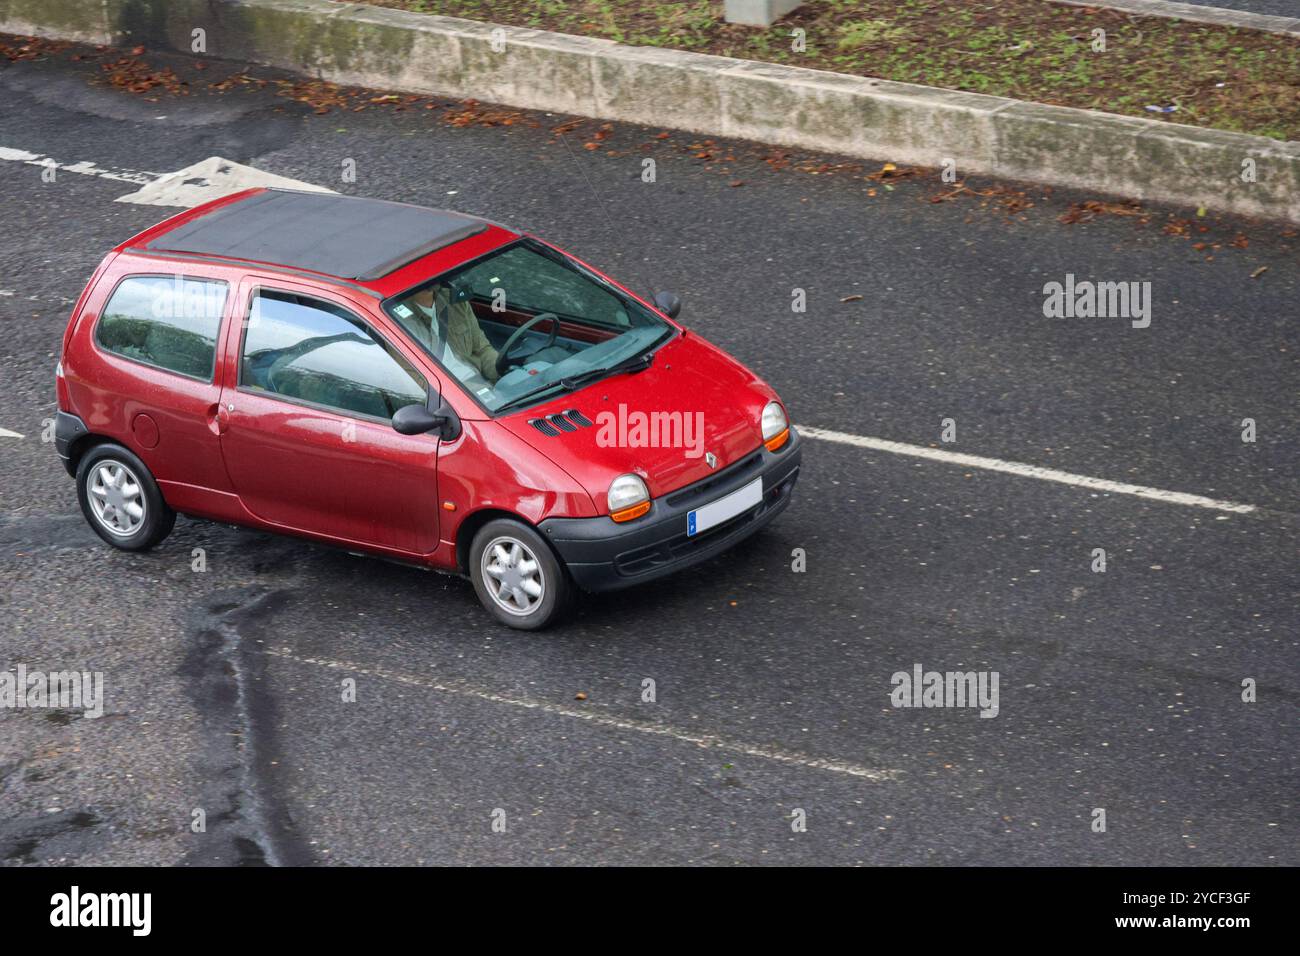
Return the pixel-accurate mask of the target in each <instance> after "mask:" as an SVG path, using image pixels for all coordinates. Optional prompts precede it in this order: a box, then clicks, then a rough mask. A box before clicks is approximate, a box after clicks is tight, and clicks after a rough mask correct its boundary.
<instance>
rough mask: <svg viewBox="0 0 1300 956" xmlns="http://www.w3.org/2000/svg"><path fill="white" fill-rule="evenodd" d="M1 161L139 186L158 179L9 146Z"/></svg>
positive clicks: (2, 148)
mask: <svg viewBox="0 0 1300 956" xmlns="http://www.w3.org/2000/svg"><path fill="white" fill-rule="evenodd" d="M0 160H4V161H6V162H10V163H26V164H27V165H28V166H44V167H45V168H47V169H54V170H57V171H61V172H65V173H77V174H78V175H81V176H98V177H99V178H100V179H111V180H114V181H116V182H121V183H134V184H135V185H137V186H143V185H145V184H146V183H151V182H153V181H154V179H156V178H157V177H158V174H157V173H149V172H145V171H143V170H139V169H117V168H107V169H106V168H104V167H102V166H96V165H95V164H94V163H92V162H90V161H89V160H82V161H81V162H78V163H60V162H57V161H56V160H54V159H53V158H51V157H49V156H42V155H41V154H40V153H29V152H27V150H25V149H10V148H9V147H7V146H0Z"/></svg>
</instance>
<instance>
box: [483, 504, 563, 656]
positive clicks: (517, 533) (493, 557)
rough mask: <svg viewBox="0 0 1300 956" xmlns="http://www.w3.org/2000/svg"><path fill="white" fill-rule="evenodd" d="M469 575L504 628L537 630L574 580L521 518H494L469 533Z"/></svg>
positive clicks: (552, 616) (559, 609)
mask: <svg viewBox="0 0 1300 956" xmlns="http://www.w3.org/2000/svg"><path fill="white" fill-rule="evenodd" d="M469 572H470V578H471V579H472V580H473V582H474V590H475V591H476V592H477V593H478V599H479V601H481V602H482V604H483V607H485V608H486V609H487V611H488V613H489V614H491V615H492V616H493V617H494V618H496V619H497V621H498V622H499V623H501V624H504V625H506V627H513V628H515V629H517V630H521V631H539V630H541V629H542V628H544V627H546V626H547V625H549V624H551V623H553V622H554V621H555V620H556V619H557V618H558V617H559V616H560V615H561V614H563V613H564V611H565V609H566V608H567V607H568V605H569V601H570V600H571V598H572V595H573V584H572V583H571V582H570V581H569V576H568V574H567V573H566V572H565V570H564V566H563V565H561V564H560V562H559V560H558V559H557V558H556V557H555V554H554V552H552V551H551V547H550V545H548V544H547V543H546V541H545V539H543V538H542V536H541V535H540V534H538V533H537V532H536V531H534V530H533V529H532V528H530V527H529V526H528V525H526V524H524V523H523V522H521V521H513V520H511V519H509V518H498V519H496V520H494V521H489V522H488V523H487V524H485V525H484V526H483V527H482V528H480V529H479V532H478V534H476V535H474V542H473V544H471V545H470V553H469Z"/></svg>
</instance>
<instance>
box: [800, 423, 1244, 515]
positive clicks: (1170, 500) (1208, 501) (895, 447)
mask: <svg viewBox="0 0 1300 956" xmlns="http://www.w3.org/2000/svg"><path fill="white" fill-rule="evenodd" d="M798 428H799V434H800V435H802V436H804V437H805V438H815V439H817V440H819V441H831V442H838V443H839V444H841V445H852V446H854V447H855V448H870V449H872V450H873V451H887V452H889V453H890V454H893V455H911V456H912V457H913V458H928V459H930V460H931V461H942V462H946V463H947V464H950V465H961V466H962V467H964V468H983V469H985V470H986V471H1000V472H1004V473H1005V474H1008V475H1019V476H1021V477H1022V478H1038V479H1039V480H1041V481H1055V482H1059V483H1060V484H1063V485H1074V486H1076V487H1079V488H1091V489H1092V490H1094V491H1108V492H1111V493H1113V494H1117V495H1134V496H1136V497H1138V498H1150V499H1152V500H1153V501H1163V502H1165V503H1166V504H1171V505H1191V506H1192V507H1195V508H1210V509H1213V510H1214V511H1230V512H1232V513H1233V514H1241V515H1246V514H1250V513H1251V512H1252V511H1256V510H1258V509H1256V507H1255V506H1254V505H1243V504H1238V503H1237V502H1235V501H1218V500H1216V499H1214V498H1204V497H1202V496H1201V495H1189V494H1184V493H1183V492H1181V491H1165V490H1163V489H1161V488H1148V487H1146V486H1145V485H1130V484H1126V483H1125V482H1122V481H1108V480H1107V479H1105V478H1090V477H1089V476H1087V475H1076V474H1073V473H1071V472H1068V471H1057V470H1056V469H1055V468H1040V467H1039V466H1037V465H1022V464H1020V463H1019V462H1014V461H1003V460H1002V459H1000V458H985V457H983V456H981V455H963V454H959V453H958V452H953V451H943V450H942V449H939V448H926V447H925V446H923V445H908V444H905V443H904V442H897V441H887V440H885V439H883V438H868V437H866V436H864V435H850V434H847V433H845V432H834V431H828V430H827V429H825V428H813V427H812V426H810V425H800V426H798Z"/></svg>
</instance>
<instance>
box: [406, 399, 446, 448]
mask: <svg viewBox="0 0 1300 956" xmlns="http://www.w3.org/2000/svg"><path fill="white" fill-rule="evenodd" d="M434 429H437V431H438V437H439V438H441V439H442V440H443V441H454V440H455V439H457V438H459V437H460V419H459V418H457V417H456V413H455V412H454V411H452V409H451V406H449V405H445V404H443V405H439V406H438V409H437V411H430V410H429V408H428V407H427V406H425V405H403V406H402V407H401V408H399V409H398V410H397V414H395V415H394V416H393V430H394V431H396V432H398V433H399V434H402V435H423V434H425V433H426V432H431V431H433V430H434Z"/></svg>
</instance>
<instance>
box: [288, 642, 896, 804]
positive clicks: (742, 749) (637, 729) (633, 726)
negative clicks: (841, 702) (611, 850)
mask: <svg viewBox="0 0 1300 956" xmlns="http://www.w3.org/2000/svg"><path fill="white" fill-rule="evenodd" d="M263 653H265V654H268V655H270V656H271V657H279V658H283V659H284V660H288V661H294V662H295V663H298V664H310V665H312V666H314V667H327V668H329V669H330V670H337V671H348V672H350V673H355V674H365V675H368V676H374V677H379V678H382V679H383V680H391V681H395V682H397V683H400V684H407V685H409V686H411V687H422V688H424V689H426V690H432V691H438V692H441V693H446V694H456V695H458V696H460V697H473V698H475V699H477V700H483V701H488V702H489V703H493V704H506V705H508V706H510V707H518V708H521V709H523V710H536V711H540V712H542V713H544V714H552V715H554V716H557V717H570V718H572V719H574V720H585V721H586V722H587V723H590V724H596V725H597V726H600V727H611V728H613V729H615V730H624V731H631V732H634V733H640V734H649V735H651V736H654V737H668V738H671V739H672V740H678V741H681V742H682V743H688V744H695V745H696V746H697V747H705V748H713V749H717V750H726V751H729V752H731V753H738V754H744V755H745V756H748V757H758V758H761V759H763V760H772V761H775V762H777V763H784V764H792V765H794V766H797V767H807V768H810V769H812V770H829V771H831V772H832V773H842V774H847V775H848V776H850V777H861V778H862V779H864V780H874V781H877V782H880V781H885V780H896V779H897V778H898V775H899V774H900V773H901V771H899V770H882V769H878V768H875V767H864V766H862V765H860V764H855V763H850V762H849V761H846V760H823V759H822V758H820V757H813V756H810V755H808V754H802V753H797V752H795V751H791V750H781V749H779V748H775V747H760V746H758V745H756V744H747V743H744V742H742V741H738V740H729V739H727V738H726V737H718V736H714V735H713V734H698V733H692V732H691V731H688V730H678V729H677V728H675V727H665V726H664V725H662V724H650V723H640V722H638V721H632V720H622V719H620V718H618V717H609V716H606V715H604V714H599V713H595V712H593V711H588V710H576V709H574V708H572V707H562V706H560V705H558V704H549V703H546V702H545V701H539V700H527V699H525V698H522V697H507V696H505V695H502V694H498V693H495V692H494V691H489V690H482V689H479V688H475V687H470V686H467V685H462V684H443V683H440V682H438V681H436V680H433V679H431V678H428V677H419V676H417V675H414V674H401V673H397V672H396V671H389V670H382V669H377V668H373V667H363V666H362V665H360V664H353V663H351V662H349V661H334V660H326V659H323V658H318V657H299V656H297V655H296V654H294V653H293V652H292V651H290V650H288V649H284V650H274V649H272V648H267V649H266V650H265V651H263Z"/></svg>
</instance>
